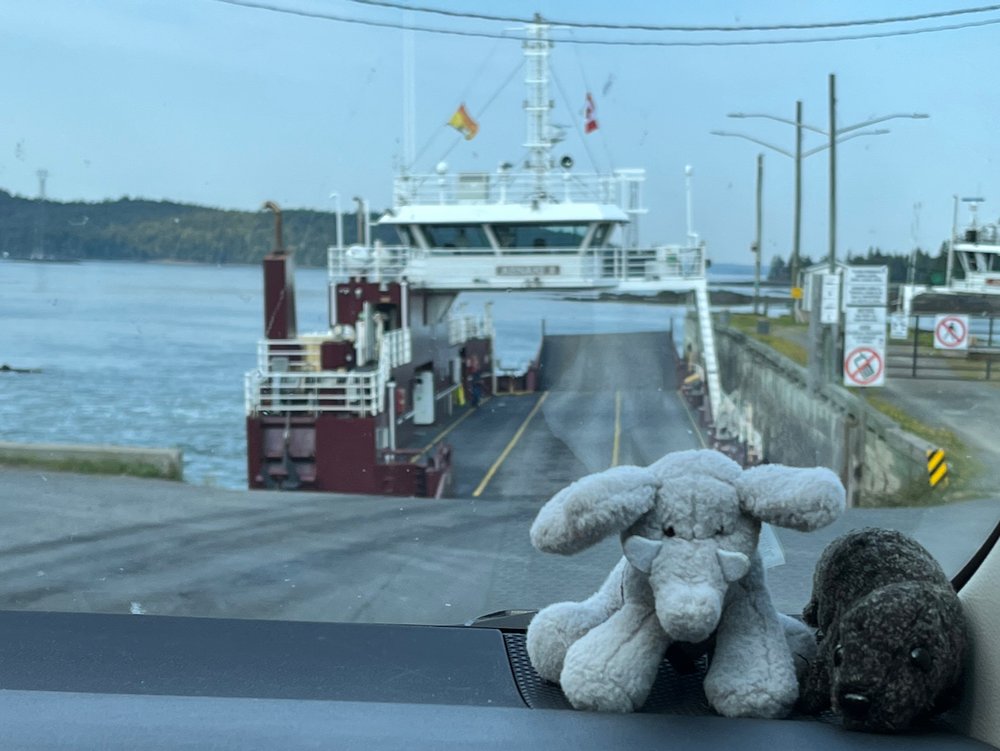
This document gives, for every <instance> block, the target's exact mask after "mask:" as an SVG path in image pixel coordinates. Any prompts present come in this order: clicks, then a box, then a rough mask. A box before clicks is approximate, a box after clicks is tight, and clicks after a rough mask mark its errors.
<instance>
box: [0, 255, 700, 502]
mask: <svg viewBox="0 0 1000 751" xmlns="http://www.w3.org/2000/svg"><path fill="white" fill-rule="evenodd" d="M296 284H297V289H296V294H297V303H298V310H297V314H298V325H299V330H300V331H319V330H325V329H326V328H327V321H326V272H325V271H322V270H320V269H300V270H299V271H298V272H297V275H296ZM487 301H492V302H493V304H494V305H493V314H494V319H495V326H496V330H497V355H498V361H499V363H500V365H501V366H502V367H507V368H521V367H523V366H524V364H525V363H526V362H528V361H530V360H531V359H532V358H533V357H534V356H535V354H536V353H537V351H538V345H539V342H540V336H541V321H542V319H544V320H545V325H546V331H547V332H548V333H556V334H565V333H588V332H589V333H616V332H628V331H649V330H664V329H667V328H669V327H670V325H671V321H672V320H673V323H674V326H675V331H677V336H678V340H679V339H680V331H681V329H682V324H683V309H682V308H677V307H665V306H655V305H640V304H618V303H600V304H597V303H590V302H581V301H569V300H563V299H560V298H559V297H558V296H557V295H553V294H549V293H514V292H511V293H503V292H499V293H474V294H466V295H463V296H462V297H461V298H460V300H459V301H458V302H457V303H456V306H458V307H456V312H457V311H458V310H459V309H460V307H461V306H463V305H464V310H465V312H467V313H468V314H478V313H481V312H482V308H483V304H484V303H485V302H487ZM262 305H263V303H262V276H261V270H260V268H259V267H257V266H252V267H251V266H224V267H213V266H181V265H165V264H138V263H116V262H88V263H81V264H66V265H64V264H54V263H51V264H49V263H18V262H13V261H0V364H4V363H6V364H8V365H10V366H12V367H17V368H40V369H41V372H40V373H31V374H15V373H0V440H3V441H19V442H25V443H37V442H53V443H107V444H119V445H127V446H179V447H180V448H182V449H183V451H184V464H185V466H184V473H185V479H186V480H187V481H188V482H191V483H196V484H214V485H219V486H223V487H233V488H240V487H245V485H246V469H245V467H246V465H245V443H244V410H243V374H244V373H245V372H246V371H247V370H250V369H252V368H253V367H255V364H256V343H257V340H258V339H259V338H260V336H261V333H262V329H263V309H262Z"/></svg>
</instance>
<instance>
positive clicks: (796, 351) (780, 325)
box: [729, 313, 809, 367]
mask: <svg viewBox="0 0 1000 751" xmlns="http://www.w3.org/2000/svg"><path fill="white" fill-rule="evenodd" d="M761 320H766V321H767V322H768V325H769V327H770V329H771V333H769V334H760V333H758V332H757V322H758V321H761ZM729 325H730V326H732V327H733V328H734V329H736V330H737V331H739V332H741V333H743V334H746V335H747V336H749V337H750V338H751V339H754V340H756V341H758V342H760V343H761V344H764V345H766V346H768V347H770V348H771V349H773V350H774V351H775V352H777V353H778V354H780V355H783V356H785V357H787V358H788V359H789V360H791V361H792V362H794V363H796V364H797V365H801V366H803V367H805V366H806V364H807V363H808V362H809V352H808V350H807V349H806V348H805V347H804V346H802V345H801V344H799V343H798V342H797V341H795V336H791V337H790V336H789V334H791V333H792V332H796V335H797V333H798V332H802V331H806V330H807V329H808V325H807V324H804V323H796V322H795V320H794V319H793V318H792V317H791V316H781V317H779V318H763V317H762V316H757V315H753V314H752V313H732V314H730V316H729Z"/></svg>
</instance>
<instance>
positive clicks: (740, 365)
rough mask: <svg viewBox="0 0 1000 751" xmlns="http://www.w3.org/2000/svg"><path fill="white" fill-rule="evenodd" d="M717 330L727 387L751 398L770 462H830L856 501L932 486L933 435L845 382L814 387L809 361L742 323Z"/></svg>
mask: <svg viewBox="0 0 1000 751" xmlns="http://www.w3.org/2000/svg"><path fill="white" fill-rule="evenodd" d="M715 337H716V351H717V354H718V360H719V376H720V379H721V381H722V390H723V391H724V392H725V393H727V394H729V395H730V396H731V397H732V398H733V399H734V401H736V403H737V405H739V406H740V407H741V408H743V407H745V406H747V405H749V408H750V410H752V414H753V425H754V428H755V429H756V430H757V431H759V432H760V433H761V437H762V442H763V456H764V460H765V461H767V462H772V463H775V464H788V465H792V466H800V467H805V466H820V465H821V466H826V467H830V468H831V469H833V470H834V471H835V472H838V473H839V474H840V477H841V479H842V480H843V481H844V485H845V487H846V488H847V490H848V502H849V503H850V504H851V505H854V506H873V505H883V504H902V503H906V502H907V501H911V500H914V499H915V497H916V496H918V495H920V494H922V493H924V492H926V488H927V458H926V453H925V452H926V450H927V449H928V448H929V447H930V446H929V444H928V443H927V442H926V441H924V440H922V439H920V438H918V437H916V436H914V435H912V434H911V433H908V432H906V431H904V430H902V429H901V428H900V427H899V426H898V425H897V424H896V423H895V422H894V421H893V420H891V419H889V418H888V417H886V416H885V415H883V414H882V413H880V412H878V411H877V410H875V409H873V408H872V407H870V406H869V405H868V404H867V403H866V402H865V401H863V400H862V399H859V398H858V397H857V396H855V395H854V394H852V393H850V392H849V391H848V390H847V389H845V388H843V387H840V386H837V385H831V384H828V385H824V386H822V387H821V388H820V389H818V390H813V389H810V387H809V384H808V380H807V374H806V369H805V368H803V367H801V366H800V365H798V364H796V363H794V362H792V361H791V360H789V359H788V358H786V357H784V356H782V355H780V354H778V353H777V352H775V351H774V350H772V349H771V348H770V347H767V346H765V345H763V344H761V343H760V342H757V341H755V340H753V339H751V338H749V337H747V336H746V335H745V334H742V333H741V332H739V331H736V330H735V329H732V328H729V327H727V326H716V327H715Z"/></svg>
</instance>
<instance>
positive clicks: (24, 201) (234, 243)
mask: <svg viewBox="0 0 1000 751" xmlns="http://www.w3.org/2000/svg"><path fill="white" fill-rule="evenodd" d="M282 216H283V218H284V240H285V246H286V247H289V248H291V249H292V250H294V251H295V254H296V261H297V262H298V263H299V264H300V265H302V266H324V265H326V249H327V247H328V246H330V245H332V244H334V243H335V242H336V233H337V230H336V217H335V215H334V214H333V213H332V212H323V211H310V210H300V209H292V210H288V211H283V212H282ZM343 223H344V244H345V245H350V244H352V243H354V242H356V239H357V216H356V214H346V213H345V214H344V217H343ZM373 231H374V232H375V236H376V237H377V238H378V239H381V240H383V241H384V242H387V243H394V242H397V240H396V238H395V233H394V232H392V231H391V230H388V228H382V229H378V228H373ZM273 245H274V220H273V217H272V215H271V214H270V212H266V211H254V212H251V211H227V210H223V209H214V208H209V207H205V206H195V205H192V204H184V203H174V202H171V201H147V200H142V199H132V198H120V199H118V200H115V201H100V202H94V203H89V202H69V203H62V202H58V201H42V200H38V199H30V198H22V197H19V196H14V195H11V194H10V193H7V192H5V191H0V256H4V257H7V258H39V257H42V258H47V259H57V260H90V259H106V260H126V261H152V260H173V261H191V262H200V263H257V262H258V261H260V259H261V258H263V256H264V255H265V254H266V253H268V252H269V251H270V250H271V249H272V247H273Z"/></svg>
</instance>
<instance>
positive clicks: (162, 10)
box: [0, 0, 1000, 262]
mask: <svg viewBox="0 0 1000 751" xmlns="http://www.w3.org/2000/svg"><path fill="white" fill-rule="evenodd" d="M262 1H263V2H267V3H269V4H271V5H275V6H282V7H286V8H296V9H301V10H306V11H315V12H320V13H327V14H335V15H341V16H344V17H350V18H357V19H369V20H376V21H389V22H393V23H397V22H400V21H402V20H403V13H402V12H401V11H399V10H396V9H391V8H378V7H371V6H367V5H364V4H359V3H357V2H351V1H350V0H262ZM413 4H415V5H422V6H430V7H436V8H448V9H453V10H475V11H479V12H486V11H487V9H489V10H492V11H493V12H495V13H502V14H504V15H512V16H517V17H529V16H530V15H531V14H532V13H533V12H535V11H536V10H537V11H539V12H541V13H542V14H543V15H544V16H546V17H548V18H552V19H556V20H565V21H580V22H611V23H654V24H670V23H676V24H687V25H710V24H723V25H725V24H757V23H760V24H773V23H800V22H804V23H814V22H821V21H840V20H850V19H871V18H877V17H882V16H896V15H900V14H902V13H907V14H913V13H921V12H929V11H939V10H944V9H949V8H962V7H966V6H967V5H969V4H968V3H965V4H963V3H960V2H953V1H952V2H949V1H948V0H920V1H917V0H914V1H912V2H907V3H905V4H904V3H898V2H884V1H883V2H879V1H877V0H868V1H866V2H838V3H801V2H768V3H761V2H737V1H735V0H734V1H731V2H730V1H726V2H705V3H680V2H674V3H647V2H635V1H633V0H619V1H618V2H614V3H609V2H607V1H606V0H604V1H603V2H592V1H590V0H577V1H576V2H572V3H570V2H562V3H560V2H550V1H547V0H535V1H534V2H522V1H521V0H508V1H507V2H504V3H473V2H471V0H413ZM991 19H993V20H1000V12H992V13H986V14H976V15H969V16H958V17H952V18H942V19H936V20H930V21H921V22H917V23H908V24H897V25H894V26H869V27H862V28H853V29H831V30H827V31H824V32H810V33H806V32H801V31H784V32H779V33H773V34H771V35H770V37H771V38H775V37H781V38H802V37H804V36H809V35H812V36H818V35H826V36H830V35H836V34H858V33H863V32H865V31H879V32H884V31H888V30H894V29H915V28H926V27H930V26H939V25H950V24H955V23H964V22H969V21H975V22H982V21H986V20H991ZM413 22H414V23H417V24H420V25H425V26H433V27H436V28H450V29H462V30H467V31H485V32H490V33H499V32H502V31H504V29H509V28H510V27H511V24H504V23H490V22H485V21H468V20H451V19H447V18H442V17H440V16H435V15H426V14H419V13H415V14H413ZM554 33H562V34H564V35H569V34H570V32H554ZM509 35H510V37H511V41H508V40H492V39H482V38H470V37H459V36H445V35H437V34H430V33H417V34H415V50H416V52H415V60H416V135H415V142H416V148H417V150H418V151H419V152H421V154H422V156H421V159H420V160H419V162H418V164H417V165H416V169H417V170H421V171H430V170H432V169H433V167H434V165H435V164H436V163H437V162H438V161H439V160H440V159H441V158H442V157H443V156H444V155H445V154H447V160H448V164H449V166H450V167H451V168H452V169H454V170H456V171H493V170H494V169H495V168H496V165H497V164H498V163H499V162H501V161H512V162H519V161H520V160H521V159H522V157H523V153H524V150H523V147H522V143H523V140H524V126H523V112H522V109H521V105H522V101H523V99H524V85H523V77H522V76H521V75H520V74H518V75H517V76H515V77H514V79H513V80H512V81H511V82H510V83H509V84H508V85H507V86H506V87H505V88H503V89H502V90H501V89H500V87H501V84H502V83H503V82H504V80H505V79H507V78H508V77H509V76H510V74H511V73H512V71H513V70H514V68H515V66H516V65H517V64H518V63H519V61H520V59H521V49H520V46H519V44H518V43H517V42H516V41H514V39H515V37H516V34H515V33H514V32H510V34H509ZM572 35H573V37H574V38H577V39H583V38H604V39H608V38H620V39H631V40H638V39H642V40H649V39H663V40H684V41H694V40H719V39H730V38H733V37H734V35H732V34H728V35H723V34H714V35H704V34H702V35H693V34H672V35H656V34H635V33H632V34H626V33H624V32H616V31H600V32H598V31H589V32H588V31H574V32H572ZM738 38H742V39H748V38H761V35H759V34H758V35H756V37H752V35H748V34H742V35H739V37H738ZM998 48H1000V24H996V25H985V26H981V27H978V28H968V29H963V30H951V31H941V32H938V33H928V34H918V35H911V36H902V37H895V38H883V39H872V40H864V41H842V42H826V43H816V44H794V45H776V46H756V47H710V46H709V47H705V46H703V47H624V46H614V47H610V46H590V45H587V46H583V45H579V46H571V45H568V44H563V45H557V46H556V48H555V50H554V52H553V67H554V71H555V75H556V77H557V78H558V80H559V82H560V84H561V87H562V89H563V91H564V92H565V94H566V96H567V98H568V99H569V100H570V101H569V107H567V105H566V103H565V102H564V101H563V97H562V94H561V93H560V91H559V89H558V87H557V88H555V90H554V91H553V97H554V99H555V101H556V112H555V113H554V116H553V120H554V121H555V122H557V123H565V124H567V125H572V124H573V122H574V118H579V116H580V113H581V111H582V109H583V103H584V98H585V94H586V92H587V91H588V89H589V90H590V91H591V92H592V93H593V95H594V97H595V99H596V102H597V108H598V113H597V114H598V120H599V122H600V128H599V130H598V131H597V132H596V133H594V134H592V135H590V136H587V137H586V143H585V144H584V143H582V142H581V138H580V137H578V136H576V135H571V136H570V137H569V138H568V139H567V140H566V142H564V143H563V144H560V145H559V147H558V150H557V153H558V154H560V155H561V154H562V153H569V154H571V155H572V156H573V157H574V159H575V161H576V164H577V168H578V169H581V170H590V169H593V168H594V167H595V166H596V168H598V169H602V170H605V169H608V168H609V167H611V166H613V167H615V168H619V167H645V168H646V169H647V170H648V180H647V185H646V204H647V206H648V208H649V215H648V216H647V217H645V218H644V219H643V225H642V238H643V240H644V241H646V242H649V243H669V242H678V241H681V240H682V239H683V236H684V232H685V226H684V221H685V220H684V216H685V214H684V166H685V165H686V164H691V165H693V166H694V170H695V224H696V229H697V230H698V231H699V232H700V233H701V235H702V236H703V237H704V238H705V240H706V241H707V242H708V245H709V249H710V254H711V257H712V258H713V259H714V260H715V261H717V262H750V261H751V260H752V256H751V255H750V253H749V250H748V248H749V244H750V242H751V240H752V238H753V231H754V205H753V201H754V173H755V160H756V155H757V153H758V151H760V149H759V148H758V147H756V146H755V145H754V144H752V143H749V142H747V141H743V140H739V139H735V138H719V137H716V136H712V135H710V131H712V130H718V129H725V130H734V131H740V132H743V133H745V134H747V135H751V136H753V137H756V138H760V139H762V140H765V141H768V142H771V143H774V144H776V145H778V146H781V147H783V148H785V149H788V150H792V149H793V148H794V128H792V127H789V126H787V125H783V124H780V123H775V122H769V121H766V120H731V119H727V117H726V114H727V113H729V112H735V111H743V112H760V113H769V114H774V115H780V116H784V117H788V118H793V117H794V113H795V101H796V99H801V100H802V101H803V103H804V108H805V120H806V122H807V123H811V124H814V125H816V126H818V127H822V128H824V129H825V128H826V127H827V125H828V117H829V115H828V105H827V76H828V74H829V73H835V74H836V75H837V88H838V99H839V105H838V127H839V128H842V127H845V126H848V125H851V124H854V123H858V122H861V121H864V120H867V119H870V118H874V117H879V116H882V115H888V114H895V113H915V112H920V113H928V114H930V115H931V117H930V119H928V120H909V119H900V120H893V121H891V122H889V123H887V124H885V125H883V126H881V127H886V128H889V129H891V133H890V134H888V135H882V136H874V137H867V138H858V139H854V140H851V141H849V142H847V143H845V144H844V145H843V146H842V147H841V148H840V149H838V154H839V170H838V175H839V178H838V179H839V191H838V195H839V222H838V228H839V229H838V234H839V242H838V252H839V253H841V254H843V253H844V252H845V251H846V250H848V249H850V250H854V251H863V250H864V249H866V248H867V247H868V246H869V245H878V246H881V247H883V248H887V249H892V250H909V249H910V248H912V247H913V245H914V244H915V243H919V244H921V245H923V246H924V247H931V248H933V249H935V250H936V249H937V246H938V244H939V243H940V242H941V240H943V239H944V238H945V237H946V236H947V233H948V231H949V229H950V225H951V214H952V196H953V195H954V194H960V195H966V196H967V195H976V194H980V195H983V196H984V197H985V198H986V199H987V203H986V205H985V207H984V210H983V213H984V214H985V216H986V217H987V218H990V217H993V218H995V217H996V216H997V214H998V213H1000V191H998V185H997V182H998V179H997V172H998V165H1000V161H998V159H997V158H996V157H997V156H998V151H1000V138H998V137H997V134H998V132H1000V117H998V116H1000V97H998V96H997V94H996V85H995V81H996V71H997V66H996V50H997V49H998ZM0 65H2V69H3V71H4V76H3V96H2V99H0V101H2V102H3V113H4V114H3V117H2V118H0V187H2V188H4V189H6V190H9V191H12V192H14V193H18V194H22V195H36V194H37V190H38V181H37V177H36V172H37V170H38V169H40V168H45V169H48V170H49V172H50V178H49V181H48V194H49V196H50V197H51V198H54V199H57V200H72V199H86V200H101V199H105V198H117V197H120V196H124V195H128V196H133V197H144V198H153V199H169V200H176V201H183V202H192V203H201V204H209V205H212V206H219V207H224V208H234V209H256V208H258V207H259V206H260V204H261V203H262V202H263V201H264V200H266V199H273V200H276V201H278V202H279V203H281V204H282V205H284V206H286V207H310V208H319V209H329V208H331V205H332V204H331V201H330V200H329V198H328V197H329V195H330V193H331V191H339V192H340V193H341V194H342V195H343V196H344V197H345V199H349V198H350V197H351V196H354V195H363V196H366V197H367V198H368V199H369V200H370V202H371V205H372V207H373V208H383V207H387V206H388V205H389V203H390V200H391V185H392V177H393V173H394V169H395V167H396V166H397V165H398V163H399V161H400V158H401V156H402V132H403V33H402V32H401V31H397V30H392V29H379V28H372V27H368V26H361V25H357V24H350V23H343V22H335V21H329V20H319V19H314V18H306V17H301V16H295V15H287V14H279V13H275V12H271V11H267V10H259V9H250V8H245V7H235V6H233V5H230V4H225V3H221V2H218V1H217V0H159V1H156V0H100V1H97V0H32V1H31V2H24V1H23V0H0ZM498 90H499V93H497V92H498ZM494 96H495V98H494ZM491 100H492V101H491ZM461 101H465V102H466V104H467V106H468V109H469V111H470V112H471V113H472V114H473V115H474V116H478V118H479V124H480V132H479V135H478V136H477V137H476V138H475V139H474V140H472V141H468V142H465V141H461V142H459V140H460V139H459V137H458V136H457V134H455V132H454V131H452V130H450V129H448V128H447V127H446V126H444V125H443V123H445V122H446V121H447V119H448V118H449V116H450V115H451V113H452V112H453V111H454V109H455V107H456V106H457V105H458V104H459V102H461ZM487 104H488V105H489V106H488V107H487ZM822 142H823V141H822V139H821V137H820V136H816V135H809V136H808V137H807V139H806V142H805V148H807V149H808V148H811V147H814V146H819V145H821V144H822ZM449 149H450V152H449ZM588 152H589V154H590V155H592V156H593V160H594V161H595V162H596V165H592V164H591V159H590V156H589V155H588ZM765 163H766V166H765V183H764V203H765V211H764V260H765V262H767V261H769V260H770V259H771V257H772V256H773V255H775V254H782V255H786V256H787V253H788V249H789V246H790V242H791V234H792V185H793V161H792V160H791V159H789V158H787V157H785V156H782V155H780V154H777V153H767V156H766V157H765ZM827 167H828V162H827V156H826V152H821V153H818V154H816V155H814V156H811V157H809V158H808V159H807V160H806V161H805V163H804V192H805V204H804V227H805V229H804V241H803V246H804V247H803V250H804V252H805V253H810V254H812V255H813V256H814V257H818V256H820V255H823V254H824V253H825V252H826V237H827V226H828V225H827V213H826V207H827V198H828V192H827V175H828V172H827ZM346 204H347V201H346V200H345V207H346Z"/></svg>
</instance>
